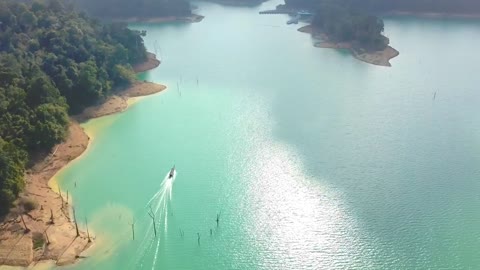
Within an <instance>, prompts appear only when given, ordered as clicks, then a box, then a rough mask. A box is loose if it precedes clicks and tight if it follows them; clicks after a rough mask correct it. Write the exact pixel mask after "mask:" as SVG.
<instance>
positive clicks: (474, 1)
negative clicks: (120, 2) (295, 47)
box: [285, 0, 480, 14]
mask: <svg viewBox="0 0 480 270" xmlns="http://www.w3.org/2000/svg"><path fill="white" fill-rule="evenodd" d="M285 3H286V5H287V6H289V7H296V8H314V7H316V6H318V5H319V4H321V3H341V4H342V6H344V7H351V8H355V9H358V10H363V11H368V12H393V11H409V12H441V13H465V14H469V13H478V12H480V1H478V0H340V1H336V0H285Z"/></svg>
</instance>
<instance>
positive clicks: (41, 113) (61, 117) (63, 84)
mask: <svg viewBox="0 0 480 270" xmlns="http://www.w3.org/2000/svg"><path fill="white" fill-rule="evenodd" d="M146 57H147V56H146V50H145V47H144V45H143V40H142V38H141V36H140V33H137V32H134V31H131V30H129V29H127V28H126V25H122V24H109V25H104V24H100V23H99V22H97V21H95V20H92V19H89V18H88V17H86V16H85V14H78V13H75V12H73V11H72V10H71V9H67V8H65V7H64V6H63V4H62V2H60V1H58V0H52V1H50V2H48V3H41V2H33V3H29V4H25V3H19V2H14V1H8V0H0V214H4V213H5V212H6V211H7V210H8V209H9V207H10V206H11V203H12V202H13V200H14V199H15V198H16V197H17V196H18V194H19V192H20V191H21V190H22V187H23V177H24V171H25V164H26V162H27V161H28V160H29V155H31V154H32V153H36V152H42V151H47V150H49V149H51V148H52V147H53V146H54V145H55V144H57V143H59V142H60V141H62V140H63V139H64V138H65V136H66V135H67V130H68V114H69V113H77V112H80V111H81V110H82V109H83V108H85V107H86V106H88V105H91V104H94V103H96V102H98V101H99V100H102V99H104V98H105V97H106V96H107V95H108V94H109V93H110V92H111V91H113V90H114V89H117V88H119V87H125V86H127V85H128V84H130V83H131V82H132V81H133V80H134V78H135V77H134V73H133V70H132V68H131V64H135V63H138V62H142V61H144V60H145V59H146Z"/></svg>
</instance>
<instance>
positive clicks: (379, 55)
mask: <svg viewBox="0 0 480 270" xmlns="http://www.w3.org/2000/svg"><path fill="white" fill-rule="evenodd" d="M298 31H299V32H302V33H307V34H311V35H312V37H314V38H318V39H320V40H322V41H319V42H316V43H315V44H314V46H315V47H317V48H332V49H347V50H349V51H350V52H351V53H352V55H353V56H354V57H355V58H357V59H358V60H360V61H363V62H366V63H369V64H373V65H377V66H384V67H391V66H392V65H391V64H390V60H391V59H392V58H394V57H397V56H398V55H399V54H400V53H399V52H398V51H397V50H395V49H394V48H392V47H391V46H387V47H386V48H385V49H383V50H381V51H375V52H368V51H359V50H357V49H355V48H354V47H353V45H352V44H351V43H350V42H333V41H332V40H330V39H329V37H328V36H327V35H326V34H325V33H322V32H317V31H315V30H314V29H313V27H312V26H311V25H306V26H303V27H301V28H299V29H298Z"/></svg>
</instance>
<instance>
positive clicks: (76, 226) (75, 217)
mask: <svg viewBox="0 0 480 270" xmlns="http://www.w3.org/2000/svg"><path fill="white" fill-rule="evenodd" d="M72 210H73V221H74V222H75V230H76V232H77V237H79V236H80V232H79V231H78V223H77V216H76V215H75V208H72Z"/></svg>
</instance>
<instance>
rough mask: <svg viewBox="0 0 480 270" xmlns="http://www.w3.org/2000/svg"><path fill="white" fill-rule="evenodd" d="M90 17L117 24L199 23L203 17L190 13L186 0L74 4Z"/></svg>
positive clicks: (84, 1) (93, 0)
mask: <svg viewBox="0 0 480 270" xmlns="http://www.w3.org/2000/svg"><path fill="white" fill-rule="evenodd" d="M75 3H76V5H77V6H78V7H79V8H80V9H81V10H85V11H86V12H87V13H88V14H89V15H90V16H93V17H95V18H99V19H101V20H106V21H117V22H150V23H158V22H170V21H184V22H200V21H201V20H202V19H203V18H204V17H203V16H201V15H197V14H194V13H192V6H191V4H190V2H189V1H187V0H164V1H154V0H136V1H130V0H105V1H97V0H79V1H76V2H75Z"/></svg>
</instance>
